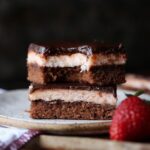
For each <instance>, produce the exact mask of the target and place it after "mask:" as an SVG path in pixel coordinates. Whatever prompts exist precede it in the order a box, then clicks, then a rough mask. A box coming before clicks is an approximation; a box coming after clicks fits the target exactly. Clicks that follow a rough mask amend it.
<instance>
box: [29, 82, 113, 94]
mask: <svg viewBox="0 0 150 150" xmlns="http://www.w3.org/2000/svg"><path fill="white" fill-rule="evenodd" d="M45 89H70V90H87V91H91V90H96V91H104V92H110V93H112V92H113V93H114V94H115V95H116V85H111V86H98V85H91V86H89V85H79V84H76V83H59V84H55V83H51V84H48V85H41V84H36V83H32V88H31V89H30V93H32V92H34V91H36V90H45Z"/></svg>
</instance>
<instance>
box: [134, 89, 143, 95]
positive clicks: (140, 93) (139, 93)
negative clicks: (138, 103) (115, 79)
mask: <svg viewBox="0 0 150 150" xmlns="http://www.w3.org/2000/svg"><path fill="white" fill-rule="evenodd" d="M142 94H144V91H143V90H140V91H137V92H136V93H135V94H134V96H140V95H142Z"/></svg>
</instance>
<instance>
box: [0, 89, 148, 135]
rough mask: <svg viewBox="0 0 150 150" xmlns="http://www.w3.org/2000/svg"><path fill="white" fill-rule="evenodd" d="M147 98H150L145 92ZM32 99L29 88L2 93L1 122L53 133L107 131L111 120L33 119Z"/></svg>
mask: <svg viewBox="0 0 150 150" xmlns="http://www.w3.org/2000/svg"><path fill="white" fill-rule="evenodd" d="M117 92H118V103H120V102H121V100H122V99H124V98H125V94H124V93H125V92H127V93H130V91H122V90H118V91H117ZM143 97H144V98H145V99H150V96H149V95H146V94H144V95H143ZM29 108H30V101H29V100H28V96H27V90H14V91H8V92H4V93H3V94H0V124H1V125H7V126H14V127H19V128H29V129H35V130H43V131H48V132H53V133H56V132H57V133H59V134H61V133H63V134H64V133H66V134H67V133H68V134H74V133H75V134H84V133H85V134H88V133H102V132H107V131H108V128H109V126H110V123H111V120H95V121H94V120H60V119H51V120H46V119H39V120H35V119H31V118H30V116H29V113H28V110H29Z"/></svg>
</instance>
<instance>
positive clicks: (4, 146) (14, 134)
mask: <svg viewBox="0 0 150 150" xmlns="http://www.w3.org/2000/svg"><path fill="white" fill-rule="evenodd" d="M3 92H5V90H3V89H0V94H1V93H3ZM38 134H39V132H38V131H33V130H27V129H18V128H14V127H6V126H0V150H19V149H20V148H21V147H22V146H23V145H24V144H26V143H27V142H28V141H30V140H31V139H32V138H33V137H34V136H36V135H38Z"/></svg>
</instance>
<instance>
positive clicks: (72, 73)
mask: <svg viewBox="0 0 150 150" xmlns="http://www.w3.org/2000/svg"><path fill="white" fill-rule="evenodd" d="M28 80H29V81H31V82H35V83H38V84H48V83H52V82H57V83H59V82H62V83H63V82H72V83H81V84H94V85H101V86H103V85H110V84H121V83H124V82H125V69H124V66H123V65H111V66H110V65H109V66H107V65H106V66H98V67H91V68H90V70H89V71H86V72H80V67H73V68H72V67H65V68H60V67H57V68H51V67H39V66H38V65H36V64H29V65H28Z"/></svg>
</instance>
